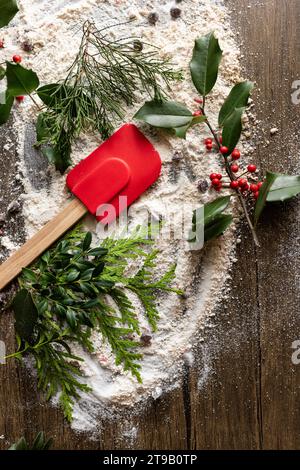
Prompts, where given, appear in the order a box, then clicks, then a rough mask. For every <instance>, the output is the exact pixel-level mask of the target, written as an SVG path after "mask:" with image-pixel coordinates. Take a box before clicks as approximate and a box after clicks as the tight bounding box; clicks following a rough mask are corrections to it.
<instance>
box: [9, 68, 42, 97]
mask: <svg viewBox="0 0 300 470" xmlns="http://www.w3.org/2000/svg"><path fill="white" fill-rule="evenodd" d="M6 78H7V91H8V93H9V94H10V95H11V96H19V95H30V93H32V92H33V91H34V90H36V89H37V87H38V86H39V79H38V76H37V74H36V73H35V72H33V70H30V69H25V68H24V67H22V65H20V64H12V63H11V62H6Z"/></svg>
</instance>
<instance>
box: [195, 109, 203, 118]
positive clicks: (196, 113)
mask: <svg viewBox="0 0 300 470" xmlns="http://www.w3.org/2000/svg"><path fill="white" fill-rule="evenodd" d="M193 116H195V117H198V116H202V111H200V109H198V111H195V112H194V113H193Z"/></svg>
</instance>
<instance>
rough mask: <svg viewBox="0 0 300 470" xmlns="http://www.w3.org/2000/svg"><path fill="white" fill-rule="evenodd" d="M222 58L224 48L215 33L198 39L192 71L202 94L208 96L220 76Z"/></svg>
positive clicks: (194, 81)
mask: <svg viewBox="0 0 300 470" xmlns="http://www.w3.org/2000/svg"><path fill="white" fill-rule="evenodd" d="M221 58H222V50H221V49H220V46H219V41H218V39H216V37H215V36H214V33H209V34H207V35H206V36H203V37H201V38H199V39H196V41H195V46H194V50H193V57H192V60H191V62H190V72H191V76H192V80H193V83H194V85H195V87H196V89H197V90H198V92H199V93H200V94H201V95H202V96H206V95H207V94H208V93H209V92H210V91H211V90H212V89H213V87H214V85H215V83H216V81H217V78H218V71H219V65H220V62H221Z"/></svg>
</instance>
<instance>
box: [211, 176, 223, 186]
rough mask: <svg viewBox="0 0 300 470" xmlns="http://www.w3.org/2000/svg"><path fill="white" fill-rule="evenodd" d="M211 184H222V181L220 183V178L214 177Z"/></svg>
mask: <svg viewBox="0 0 300 470" xmlns="http://www.w3.org/2000/svg"><path fill="white" fill-rule="evenodd" d="M211 184H212V185H213V186H220V184H221V183H220V180H219V178H214V179H213V180H212V181H211Z"/></svg>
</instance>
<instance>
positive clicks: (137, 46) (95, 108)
mask: <svg viewBox="0 0 300 470" xmlns="http://www.w3.org/2000/svg"><path fill="white" fill-rule="evenodd" d="M158 54H159V51H158V49H157V48H155V47H153V46H149V45H148V44H146V43H143V42H142V41H141V40H140V39H137V38H134V37H132V38H120V39H117V40H111V39H110V38H109V37H108V35H107V28H105V29H102V30H98V29H97V27H96V25H95V23H93V22H91V21H86V22H85V23H84V25H83V36H82V41H81V44H80V47H79V51H78V54H77V56H76V58H75V60H74V62H73V64H72V65H71V67H70V69H69V70H68V75H67V77H66V78H65V80H63V81H62V82H61V83H58V84H51V85H46V86H43V87H41V88H39V90H38V91H37V93H38V95H39V97H40V98H41V99H42V101H43V102H44V104H45V106H46V108H45V110H44V111H43V113H42V114H41V115H40V116H39V119H38V123H37V145H42V144H44V145H45V144H46V147H45V148H44V149H43V151H44V153H45V154H46V156H47V157H48V159H49V160H50V161H51V162H52V163H54V164H55V165H56V168H57V169H58V170H60V171H61V172H64V171H65V169H66V168H67V167H68V166H69V165H70V163H71V157H70V155H71V146H72V143H73V142H74V139H76V138H77V137H78V136H79V134H80V133H81V132H82V131H98V132H99V133H100V135H101V137H102V138H103V139H107V138H108V137H109V136H110V135H111V134H112V132H113V131H114V127H115V123H116V121H117V120H122V119H123V118H124V116H125V113H126V107H128V106H132V105H133V104H134V103H135V102H136V101H137V95H138V94H139V93H145V92H146V93H147V94H148V95H149V96H150V97H151V99H154V98H155V99H157V100H162V99H163V98H165V97H166V90H170V85H171V82H172V81H174V80H181V79H182V73H181V72H180V71H174V70H173V68H172V64H171V63H170V60H169V59H160V58H159V57H158Z"/></svg>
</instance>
